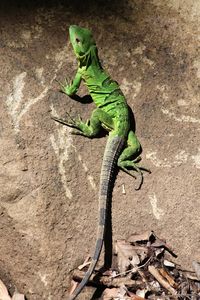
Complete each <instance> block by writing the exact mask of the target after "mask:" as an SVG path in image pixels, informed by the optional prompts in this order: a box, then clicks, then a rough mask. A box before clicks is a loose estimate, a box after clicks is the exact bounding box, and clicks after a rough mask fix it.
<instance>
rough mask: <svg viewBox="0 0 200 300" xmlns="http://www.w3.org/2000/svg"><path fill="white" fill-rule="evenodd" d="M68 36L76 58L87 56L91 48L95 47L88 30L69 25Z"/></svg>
mask: <svg viewBox="0 0 200 300" xmlns="http://www.w3.org/2000/svg"><path fill="white" fill-rule="evenodd" d="M69 36H70V42H71V44H72V46H73V49H74V53H75V55H76V56H77V57H78V58H81V56H84V55H85V54H87V52H88V51H89V50H90V47H91V46H95V45H96V43H95V41H94V39H93V36H92V32H91V31H90V30H89V29H86V28H82V27H79V26H77V25H71V26H70V27H69Z"/></svg>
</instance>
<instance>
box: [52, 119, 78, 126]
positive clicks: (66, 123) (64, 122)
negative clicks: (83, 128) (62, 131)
mask: <svg viewBox="0 0 200 300" xmlns="http://www.w3.org/2000/svg"><path fill="white" fill-rule="evenodd" d="M51 118H52V119H53V120H54V121H56V122H58V123H61V124H63V125H66V126H68V127H71V128H76V129H78V128H77V127H76V126H75V124H73V123H69V122H68V121H66V120H63V119H58V118H57V117H54V116H52V117H51Z"/></svg>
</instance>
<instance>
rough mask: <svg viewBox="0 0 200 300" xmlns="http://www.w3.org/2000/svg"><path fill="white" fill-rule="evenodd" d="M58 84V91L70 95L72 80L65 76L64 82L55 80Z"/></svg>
mask: <svg viewBox="0 0 200 300" xmlns="http://www.w3.org/2000/svg"><path fill="white" fill-rule="evenodd" d="M56 81H57V82H58V84H59V85H60V91H61V92H62V93H64V94H67V95H68V96H70V95H72V91H71V87H72V81H70V80H69V79H68V78H65V81H64V83H62V82H61V81H59V80H57V79H56Z"/></svg>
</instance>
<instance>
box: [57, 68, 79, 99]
mask: <svg viewBox="0 0 200 300" xmlns="http://www.w3.org/2000/svg"><path fill="white" fill-rule="evenodd" d="M81 79H82V78H81V74H80V72H79V70H78V72H77V73H76V76H75V78H74V80H72V81H71V82H70V83H69V82H68V81H67V80H65V83H61V82H59V83H60V86H61V91H62V92H63V93H65V94H66V95H68V96H73V95H74V94H76V92H77V91H78V88H79V86H80V83H81Z"/></svg>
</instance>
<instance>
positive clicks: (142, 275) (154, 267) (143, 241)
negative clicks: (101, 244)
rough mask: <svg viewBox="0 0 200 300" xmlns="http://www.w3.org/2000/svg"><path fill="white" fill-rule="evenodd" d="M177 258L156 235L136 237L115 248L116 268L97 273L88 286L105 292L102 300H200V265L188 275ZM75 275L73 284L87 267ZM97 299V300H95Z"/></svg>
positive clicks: (138, 235) (148, 234) (188, 272)
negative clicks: (175, 259)
mask: <svg viewBox="0 0 200 300" xmlns="http://www.w3.org/2000/svg"><path fill="white" fill-rule="evenodd" d="M176 257H177V256H176V254H175V253H174V252H173V250H172V248H171V247H170V246H169V245H167V243H166V241H165V240H163V239H160V238H158V237H157V236H156V234H155V233H154V232H153V231H150V232H145V233H142V234H133V235H131V236H130V237H129V238H128V239H127V240H117V241H115V244H114V259H113V261H114V262H115V264H114V265H113V267H112V268H111V269H110V270H107V271H106V272H102V271H98V270H95V272H94V274H92V276H91V278H90V280H89V282H88V285H93V286H95V287H99V288H103V289H104V292H103V294H102V296H101V299H102V300H142V299H152V300H171V299H174V300H175V299H177V300H200V263H198V262H196V261H194V262H193V263H192V266H193V269H194V271H193V272H192V271H187V270H183V269H181V267H180V266H179V265H178V264H176V263H175V262H174V258H176ZM86 265H88V258H87V261H86V262H85V265H84V264H83V265H82V267H83V270H82V268H79V269H76V270H74V272H73V282H74V281H76V282H79V281H81V280H82V279H83V277H84V274H85V270H84V269H86V268H85V266H86ZM93 299H94V298H93Z"/></svg>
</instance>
